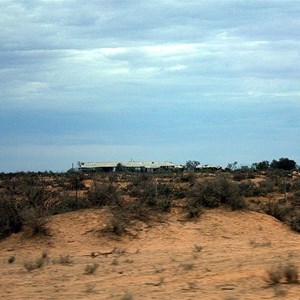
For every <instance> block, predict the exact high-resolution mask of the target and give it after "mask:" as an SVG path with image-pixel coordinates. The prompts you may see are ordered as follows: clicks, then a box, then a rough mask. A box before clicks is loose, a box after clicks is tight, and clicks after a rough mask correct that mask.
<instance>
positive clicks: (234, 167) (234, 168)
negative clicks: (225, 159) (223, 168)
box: [227, 161, 238, 171]
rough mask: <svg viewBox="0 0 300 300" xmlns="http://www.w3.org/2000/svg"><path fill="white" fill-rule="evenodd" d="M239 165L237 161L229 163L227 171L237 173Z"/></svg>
mask: <svg viewBox="0 0 300 300" xmlns="http://www.w3.org/2000/svg"><path fill="white" fill-rule="evenodd" d="M237 164H238V162H237V161H235V162H234V163H229V164H228V165H227V169H229V170H230V171H235V170H236V169H237Z"/></svg>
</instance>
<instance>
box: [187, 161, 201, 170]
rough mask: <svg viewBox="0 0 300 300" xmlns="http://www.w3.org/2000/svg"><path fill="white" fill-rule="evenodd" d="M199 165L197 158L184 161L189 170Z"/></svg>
mask: <svg viewBox="0 0 300 300" xmlns="http://www.w3.org/2000/svg"><path fill="white" fill-rule="evenodd" d="M199 165H200V162H199V161H197V160H188V161H187V162H186V167H187V169H188V170H189V171H194V170H195V169H196V167H197V166H199Z"/></svg>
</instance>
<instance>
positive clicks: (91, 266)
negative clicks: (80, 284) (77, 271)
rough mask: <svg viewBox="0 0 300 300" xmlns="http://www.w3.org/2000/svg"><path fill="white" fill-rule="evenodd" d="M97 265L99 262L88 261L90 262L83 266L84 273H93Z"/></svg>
mask: <svg viewBox="0 0 300 300" xmlns="http://www.w3.org/2000/svg"><path fill="white" fill-rule="evenodd" d="M98 267H99V264H97V263H90V264H87V265H86V267H85V270H84V271H85V274H87V275H91V274H94V273H95V272H96V270H97V269H98Z"/></svg>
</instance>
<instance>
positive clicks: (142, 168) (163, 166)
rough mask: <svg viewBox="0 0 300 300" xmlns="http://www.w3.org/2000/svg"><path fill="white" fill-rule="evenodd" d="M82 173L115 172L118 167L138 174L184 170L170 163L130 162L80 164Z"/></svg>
mask: <svg viewBox="0 0 300 300" xmlns="http://www.w3.org/2000/svg"><path fill="white" fill-rule="evenodd" d="M78 166H79V170H80V171H86V172H91V171H102V172H115V171H116V170H117V169H118V167H120V168H121V169H122V170H128V171H138V172H155V171H158V170H160V171H170V170H174V169H178V170H182V169H183V166H182V165H177V164H174V163H172V162H169V161H164V162H156V161H129V162H117V161H112V162H86V163H85V162H80V163H79V164H78Z"/></svg>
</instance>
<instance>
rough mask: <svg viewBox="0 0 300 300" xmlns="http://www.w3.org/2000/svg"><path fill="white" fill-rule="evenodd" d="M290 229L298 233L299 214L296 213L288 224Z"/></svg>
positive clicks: (299, 227)
mask: <svg viewBox="0 0 300 300" xmlns="http://www.w3.org/2000/svg"><path fill="white" fill-rule="evenodd" d="M290 227H291V229H292V230H294V231H297V232H300V213H299V212H298V213H296V214H295V215H294V216H293V218H292V220H291V222H290Z"/></svg>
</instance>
